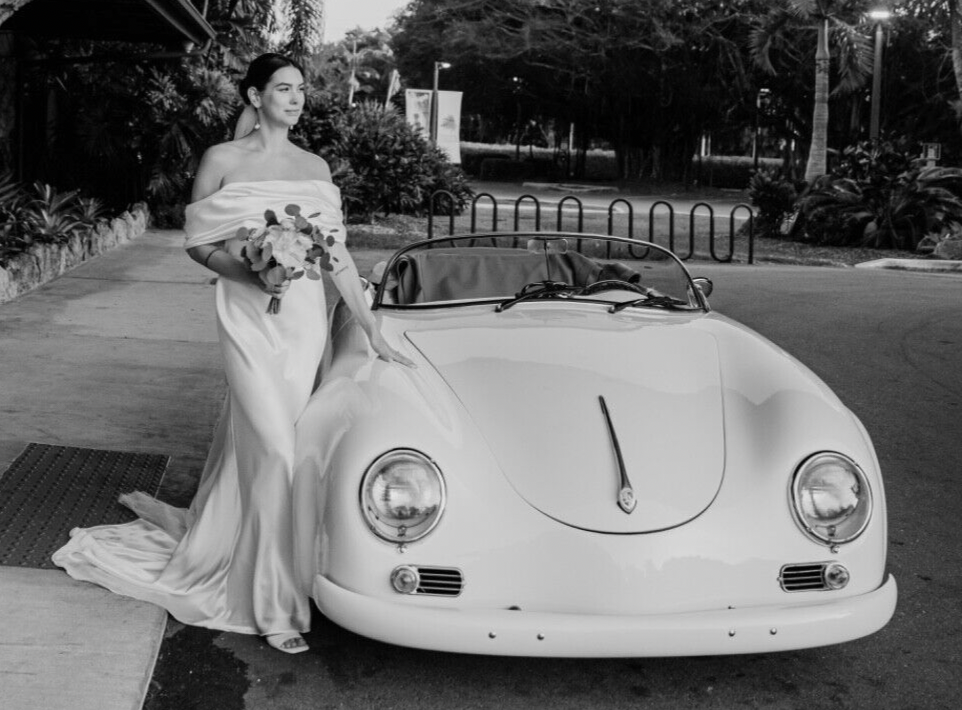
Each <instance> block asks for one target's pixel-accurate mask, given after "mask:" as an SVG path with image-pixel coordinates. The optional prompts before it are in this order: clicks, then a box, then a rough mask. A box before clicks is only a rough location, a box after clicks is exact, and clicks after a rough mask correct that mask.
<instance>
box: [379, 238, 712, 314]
mask: <svg viewBox="0 0 962 710" xmlns="http://www.w3.org/2000/svg"><path fill="white" fill-rule="evenodd" d="M572 299H576V300H583V301H601V302H605V303H607V304H609V306H610V307H611V309H612V312H619V311H624V310H630V309H632V308H661V309H672V310H702V309H704V308H705V303H704V302H703V300H702V297H701V295H700V293H699V292H698V291H697V290H696V289H695V287H694V286H693V284H692V281H691V277H690V276H689V275H688V272H687V270H686V269H685V267H684V266H683V265H682V263H681V261H679V260H678V259H677V258H676V257H675V256H674V255H673V254H671V252H669V251H668V250H666V249H663V248H662V247H659V246H657V245H654V244H651V243H648V242H641V241H637V240H628V239H622V238H619V237H605V236H596V235H590V236H589V235H583V234H544V233H538V234H521V233H510V234H485V235H468V236H463V237H444V238H439V239H432V240H429V241H423V242H418V243H416V244H412V245H410V246H408V247H405V248H404V249H401V250H399V251H398V252H397V253H395V254H394V256H393V257H392V258H391V259H390V261H389V262H388V263H387V265H386V267H385V269H384V273H383V275H382V277H381V284H380V287H379V288H378V293H377V297H376V302H375V307H388V308H409V307H413V308H424V307H438V306H445V305H455V304H458V305H463V304H465V303H476V302H495V303H497V307H498V309H499V310H503V309H505V308H511V307H514V306H515V305H516V304H518V303H522V302H528V301H534V300H539V301H541V300H572Z"/></svg>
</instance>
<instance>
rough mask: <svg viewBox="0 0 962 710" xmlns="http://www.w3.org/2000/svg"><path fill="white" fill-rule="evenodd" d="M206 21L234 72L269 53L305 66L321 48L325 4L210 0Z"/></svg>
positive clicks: (301, 0)
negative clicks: (214, 31)
mask: <svg viewBox="0 0 962 710" xmlns="http://www.w3.org/2000/svg"><path fill="white" fill-rule="evenodd" d="M207 19H208V20H209V21H210V23H211V25H213V26H214V28H215V29H217V30H218V33H219V34H220V35H221V37H222V42H221V43H222V44H223V45H226V47H228V48H229V53H230V54H231V55H232V56H229V57H226V61H227V63H228V64H233V65H235V66H236V68H239V67H240V66H242V65H243V64H245V63H246V62H247V61H248V60H249V59H250V58H252V57H254V56H256V55H258V54H260V53H261V52H264V51H268V50H270V49H277V50H279V51H281V52H283V53H284V54H287V55H289V56H291V57H292V58H294V59H296V60H298V61H299V62H301V63H302V64H304V63H305V61H306V60H307V58H308V57H309V56H310V55H311V54H313V53H314V51H315V49H316V48H317V47H318V45H319V44H320V40H321V30H322V28H323V23H324V0H210V4H209V5H208V11H207ZM279 38H280V39H279Z"/></svg>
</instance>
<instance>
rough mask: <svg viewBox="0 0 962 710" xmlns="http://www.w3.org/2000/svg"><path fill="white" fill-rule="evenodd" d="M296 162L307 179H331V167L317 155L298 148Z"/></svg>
mask: <svg viewBox="0 0 962 710" xmlns="http://www.w3.org/2000/svg"><path fill="white" fill-rule="evenodd" d="M298 162H299V163H300V165H301V167H302V169H303V170H304V173H305V174H306V175H307V179H309V180H327V181H328V182H330V180H331V168H330V166H329V165H328V164H327V161H326V160H324V158H322V157H321V156H319V155H316V154H314V153H311V152H309V151H306V150H303V149H300V148H298Z"/></svg>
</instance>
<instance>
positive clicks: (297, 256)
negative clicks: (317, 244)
mask: <svg viewBox="0 0 962 710" xmlns="http://www.w3.org/2000/svg"><path fill="white" fill-rule="evenodd" d="M284 222H291V220H284ZM285 226H286V225H284V223H283V222H282V223H281V224H280V225H272V226H270V227H269V228H268V233H267V236H266V239H265V242H266V243H268V244H270V245H271V256H273V257H274V259H276V260H277V263H278V264H280V265H281V266H286V267H287V268H293V269H303V268H304V260H305V259H306V258H307V251H308V249H310V248H311V247H312V246H313V245H314V242H313V240H312V239H311V238H310V237H309V236H307V235H306V234H302V233H301V232H298V231H296V230H295V229H293V222H291V225H290V227H291V228H290V229H287V228H285Z"/></svg>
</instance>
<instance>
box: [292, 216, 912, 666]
mask: <svg viewBox="0 0 962 710" xmlns="http://www.w3.org/2000/svg"><path fill="white" fill-rule="evenodd" d="M710 291H711V282H710V281H708V280H707V279H697V278H696V279H693V278H691V277H690V276H689V274H688V272H687V270H686V269H685V267H684V266H683V264H682V263H681V262H680V261H679V260H678V259H677V258H676V257H675V256H674V255H672V254H671V253H670V252H668V251H667V250H665V249H662V248H660V247H658V246H656V245H654V244H649V243H646V242H638V241H629V240H626V239H620V238H617V237H601V236H587V235H583V234H560V233H557V234H545V233H538V234H493V235H484V236H478V235H473V236H466V237H451V238H443V239H435V240H432V241H427V242H420V243H417V244H412V245H410V246H408V247H405V248H402V249H400V250H399V251H397V252H396V253H395V254H394V255H393V257H392V258H391V259H390V260H389V261H388V262H387V264H386V266H385V268H384V272H383V276H382V278H381V281H380V284H379V285H378V287H377V290H376V293H375V294H374V295H373V303H372V308H373V310H374V311H375V314H376V316H377V317H378V320H379V322H380V326H381V329H382V332H383V333H384V334H385V336H386V337H387V339H388V340H389V342H391V343H392V345H394V346H395V347H397V348H398V349H399V350H401V351H402V352H404V353H405V354H406V355H407V356H408V357H410V358H411V359H412V360H414V361H415V362H416V363H417V368H416V369H411V368H406V367H403V366H400V365H397V364H387V363H385V362H383V361H380V360H375V359H373V356H372V353H371V352H370V351H369V349H368V346H367V341H366V338H365V337H364V335H363V333H361V332H360V329H359V327H358V326H357V324H356V323H355V322H354V320H353V319H351V318H349V317H347V316H346V313H347V309H346V308H343V307H338V308H336V309H335V313H334V315H333V318H332V325H331V328H332V347H331V354H330V358H331V359H330V364H329V365H328V366H327V368H326V371H325V373H324V379H323V384H322V387H321V390H320V391H319V394H320V395H322V396H320V397H318V401H326V402H329V403H333V404H331V405H330V406H327V407H326V408H323V407H322V408H320V409H319V410H318V412H316V413H313V414H311V413H308V415H307V416H306V419H305V420H304V421H301V422H300V423H299V426H307V427H312V428H311V431H313V432H316V435H317V436H318V437H322V438H325V441H326V443H325V446H323V447H320V448H321V449H323V450H325V451H327V452H328V453H327V455H326V456H325V458H324V460H323V461H317V462H315V465H316V466H317V467H318V468H319V469H320V470H319V471H317V473H316V474H315V478H314V480H315V481H316V482H317V483H316V486H317V490H316V491H312V492H311V494H310V495H305V496H301V497H299V498H298V501H299V505H301V506H303V507H305V509H309V508H311V507H312V506H318V505H319V508H320V509H319V511H318V513H317V514H316V525H317V533H316V539H315V541H314V545H313V548H312V550H311V552H310V554H312V555H314V561H313V564H314V567H313V572H312V577H313V579H312V580H311V582H310V583H311V585H312V588H313V597H314V599H315V601H316V603H317V605H318V607H319V609H320V610H321V611H322V612H323V613H324V614H325V615H326V616H327V617H328V618H330V619H331V620H333V621H334V622H336V623H337V624H339V625H341V626H343V627H345V628H347V629H350V630H352V631H355V632H357V633H359V634H362V635H365V636H368V637H372V638H375V639H380V640H383V641H387V642H390V643H395V644H400V645H404V646H411V647H418V648H426V649H436V650H445V651H458V652H468V653H485V654H499V655H526V656H579V657H590V656H679V655H713V654H736V653H757V652H766V651H779V650H786V649H798V648H806V647H812V646H823V645H828V644H833V643H839V642H843V641H849V640H852V639H856V638H859V637H862V636H865V635H868V634H871V633H873V632H875V631H877V630H878V629H880V628H881V627H883V626H884V625H885V624H886V623H887V622H888V620H889V619H890V617H891V616H892V614H893V611H894V608H895V603H896V584H895V580H894V579H893V578H892V577H891V576H889V575H888V574H887V572H886V540H887V538H886V511H885V496H884V492H883V487H882V477H881V474H880V471H879V465H878V461H877V459H876V456H875V452H874V450H873V447H872V443H871V441H870V439H869V436H868V434H867V432H866V431H865V429H864V427H863V426H862V424H861V423H860V422H859V421H858V419H857V418H856V417H855V416H854V415H853V414H852V412H850V411H849V410H848V409H847V408H846V407H845V405H844V404H842V403H841V402H840V401H839V400H838V398H837V397H836V396H835V395H834V394H833V393H832V392H831V391H830V390H829V389H828V387H827V386H826V385H825V384H824V383H823V382H822V381H821V380H819V379H818V377H816V376H815V375H814V374H813V373H812V372H810V371H809V370H808V369H806V368H805V367H804V366H803V365H802V364H800V363H799V362H798V361H797V360H795V359H793V358H792V357H791V356H790V355H788V354H786V353H785V352H784V351H782V350H781V349H779V348H778V347H776V346H775V345H773V344H772V343H771V342H769V341H767V340H765V339H764V338H763V337H761V336H759V335H758V334H757V333H755V332H753V331H751V330H750V329H748V328H746V327H744V326H742V325H740V324H738V323H736V322H733V321H732V320H729V319H727V318H725V317H723V316H721V315H718V314H717V313H713V312H712V311H711V309H710V307H709V305H708V301H707V297H708V295H709V293H710ZM341 306H343V304H341ZM325 412H326V413H325ZM345 412H348V414H347V415H345ZM318 501H320V503H319V504H318ZM305 514H306V515H309V513H305Z"/></svg>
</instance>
